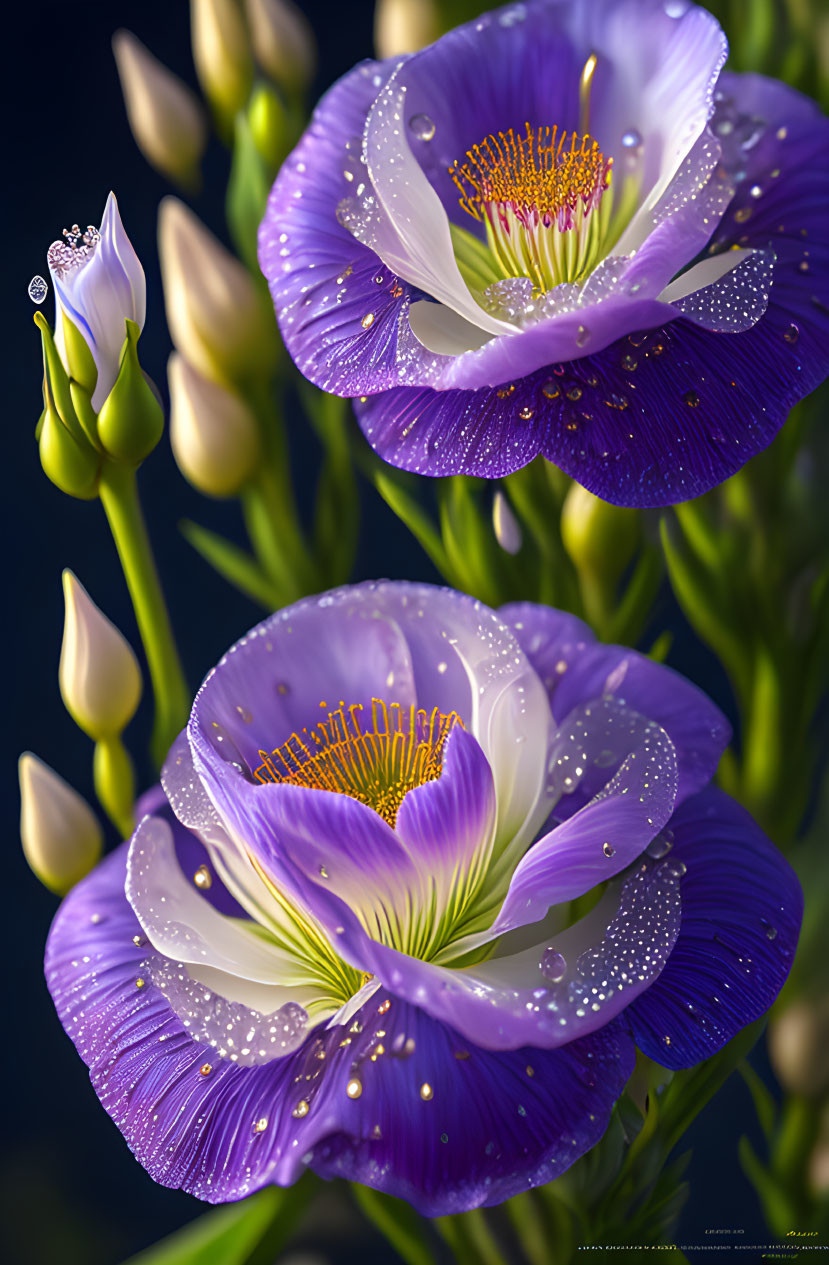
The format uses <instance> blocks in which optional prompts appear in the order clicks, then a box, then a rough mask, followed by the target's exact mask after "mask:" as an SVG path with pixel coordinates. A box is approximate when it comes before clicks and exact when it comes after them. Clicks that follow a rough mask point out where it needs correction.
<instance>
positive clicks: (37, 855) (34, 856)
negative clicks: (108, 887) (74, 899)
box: [17, 751, 103, 896]
mask: <svg viewBox="0 0 829 1265" xmlns="http://www.w3.org/2000/svg"><path fill="white" fill-rule="evenodd" d="M17 769H18V776H19V779H20V839H21V842H22V844H23V853H24V856H25V857H26V860H27V861H28V862H29V865H30V866H31V867H32V869H33V870H34V872H35V874H36V875H37V877H38V878H39V879H40V881H41V883H43V884H44V886H45V887H48V888H49V890H50V891H52V892H57V894H58V896H64V895H65V894H66V893H67V892H68V891H69V889H70V888H71V887H74V886H75V884H76V883H77V882H79V880H80V879H82V878H83V877H84V875H85V874H88V873H89V871H90V870H91V869H92V868H93V866H94V865H95V864H96V863H97V861H98V858H99V857H100V855H101V846H102V843H103V835H102V832H101V827H100V825H99V823H98V819H97V817H96V816H95V814H94V812H93V811H92V809H91V808H90V807H89V804H87V802H86V800H85V799H84V798H83V796H82V795H79V794H78V792H77V791H75V790H73V789H72V787H71V786H69V784H68V783H67V782H64V780H63V778H62V777H59V776H58V774H57V773H55V771H54V769H50V768H49V765H48V764H44V763H43V761H42V760H39V759H38V758H37V756H36V755H32V753H31V752H30V751H26V752H24V754H23V755H22V756H21V757H20V760H19V761H18V765H17Z"/></svg>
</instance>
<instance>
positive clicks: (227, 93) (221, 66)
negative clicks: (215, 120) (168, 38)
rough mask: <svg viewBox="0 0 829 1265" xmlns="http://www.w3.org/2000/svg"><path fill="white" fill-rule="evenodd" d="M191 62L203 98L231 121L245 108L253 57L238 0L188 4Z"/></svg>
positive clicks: (208, 0)
mask: <svg viewBox="0 0 829 1265" xmlns="http://www.w3.org/2000/svg"><path fill="white" fill-rule="evenodd" d="M190 34H191V39H192V44H193V61H194V62H195V63H196V73H197V74H198V76H199V83H200V84H201V86H202V88H203V89H204V94H205V96H206V97H207V99H208V100H209V101H210V103H211V104H212V105H213V107H214V109H215V110H216V111H217V113H218V114H219V115H220V116H221V117H223V118H224V119H225V120H232V119H233V117H234V116H235V114H236V112H237V110H243V109H244V108H245V106H246V105H247V100H248V94H249V93H250V90H251V86H252V84H253V57H252V55H251V48H250V41H249V40H248V33H247V29H246V26H245V19H244V17H243V16H242V9H241V5H240V3H239V0H190Z"/></svg>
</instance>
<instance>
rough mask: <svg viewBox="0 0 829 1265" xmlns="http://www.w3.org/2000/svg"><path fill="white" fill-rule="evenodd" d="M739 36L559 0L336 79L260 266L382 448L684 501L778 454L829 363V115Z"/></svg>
mask: <svg viewBox="0 0 829 1265" xmlns="http://www.w3.org/2000/svg"><path fill="white" fill-rule="evenodd" d="M726 52H727V46H726V41H725V37H724V35H723V33H722V31H721V30H720V28H719V26H718V24H717V22H716V20H715V19H714V18H713V17H712V16H711V14H709V13H707V12H706V11H705V10H704V9H701V8H697V7H696V6H694V5H692V4H690V3H688V2H687V0H535V2H534V3H528V4H518V5H512V6H510V7H507V8H505V9H501V10H498V11H497V12H494V13H492V14H489V15H487V16H484V17H482V18H479V19H477V20H475V21H473V22H471V23H468V24H467V25H466V26H462V27H459V28H458V29H457V30H454V31H451V32H450V33H449V34H448V35H446V36H444V37H443V38H442V39H440V40H438V41H437V43H436V44H434V45H432V46H431V47H430V48H426V49H424V50H423V51H422V52H419V53H415V54H413V55H412V56H410V57H408V58H404V59H402V60H399V61H397V60H396V61H386V62H364V63H362V64H361V65H360V66H358V67H356V69H354V70H353V71H351V73H350V74H348V75H346V76H345V78H344V79H342V80H341V81H340V82H339V83H338V84H336V85H335V86H334V88H332V89H331V91H330V92H329V93H328V94H327V96H326V97H325V98H324V99H323V101H322V102H321V103H320V105H319V107H318V109H317V111H316V113H315V115H314V118H313V120H312V122H311V125H310V127H309V129H308V131H307V132H306V134H305V136H304V137H303V139H302V140H301V142H300V144H299V145H298V147H297V149H296V150H295V151H294V153H293V154H292V155H291V157H290V158H289V159H288V161H287V162H286V164H285V166H284V168H283V169H282V171H281V173H280V175H279V177H278V179H277V181H276V183H275V185H274V188H273V191H272V193H271V198H270V202H269V205H268V210H267V213H266V215H265V219H264V221H263V223H262V226H261V229H260V243H259V247H260V261H261V265H262V269H263V272H264V273H265V275H266V277H267V278H268V281H269V283H270V287H271V292H272V295H273V299H274V303H275V305H276V310H277V314H278V317H279V321H280V326H281V329H282V333H283V336H284V338H285V341H286V343H287V345H288V348H289V350H290V352H291V354H292V356H293V357H294V359H295V361H296V363H297V365H298V366H299V368H300V369H301V370H302V372H303V373H304V374H305V375H306V376H307V377H308V378H310V379H311V381H313V382H315V383H316V384H317V385H318V386H320V387H322V388H324V389H325V390H328V391H332V392H335V393H336V394H338V395H350V396H356V397H358V399H357V402H356V408H357V414H358V417H359V420H360V424H361V426H362V428H363V430H364V432H365V434H366V436H367V438H368V439H369V441H370V442H371V444H372V445H373V446H374V448H376V450H377V451H378V453H380V455H381V456H382V457H384V458H385V459H386V460H387V461H389V462H391V463H392V464H393V465H397V466H402V467H404V468H405V469H408V470H415V471H418V472H421V473H424V474H430V475H448V474H471V475H481V476H484V477H488V478H494V477H498V476H501V475H505V474H508V473H510V472H511V471H513V470H516V469H518V468H520V467H521V466H523V465H525V464H526V463H527V462H528V461H531V460H532V459H533V458H534V457H535V456H536V455H538V454H539V453H540V454H542V455H543V456H544V457H546V458H547V459H548V460H550V461H553V462H555V464H556V465H558V466H560V467H561V468H562V469H563V470H565V471H566V472H567V473H568V474H570V475H572V476H573V477H574V478H575V479H577V480H578V481H579V482H580V483H582V484H583V485H584V486H585V487H587V488H589V489H590V491H592V492H594V493H596V494H597V495H599V496H602V497H604V498H605V499H606V500H609V501H612V502H615V503H617V504H622V505H663V504H668V503H672V502H675V501H681V500H684V499H686V498H688V497H692V496H696V495H698V494H700V493H702V492H704V491H706V490H707V489H708V488H710V487H712V486H713V485H715V484H716V483H718V482H720V481H721V480H723V479H725V478H726V477H727V476H728V475H730V474H732V473H733V472H734V471H735V470H737V469H738V468H739V467H740V466H741V465H742V464H743V463H744V462H745V461H746V460H747V459H748V458H749V457H750V456H752V455H753V454H754V453H756V452H758V451H759V450H760V449H762V448H763V447H765V446H766V445H767V444H768V443H769V441H770V440H771V439H772V438H773V436H774V435H775V434H776V432H777V430H778V429H779V428H780V426H781V425H782V423H783V421H784V419H785V417H786V415H787V413H788V411H789V410H790V409H791V407H792V405H793V404H794V403H795V402H796V401H797V400H799V399H800V398H801V397H802V396H803V395H805V394H806V393H807V392H808V391H810V390H812V388H813V387H815V386H816V385H817V384H818V383H819V382H820V381H821V380H822V379H823V378H824V376H825V375H826V373H827V370H828V369H829V288H828V286H827V278H829V230H828V229H827V218H826V206H827V204H829V121H827V120H826V119H825V118H824V117H822V115H821V114H820V112H819V110H818V108H817V107H816V106H815V105H814V104H813V103H811V102H810V101H808V100H806V99H805V98H803V97H801V96H800V95H799V94H798V93H796V92H794V91H792V90H791V89H790V88H788V87H786V86H784V85H783V84H780V83H777V82H774V81H772V80H767V79H763V78H761V77H759V76H757V75H734V74H728V73H724V72H723V70H722V67H723V63H724V61H725V57H726Z"/></svg>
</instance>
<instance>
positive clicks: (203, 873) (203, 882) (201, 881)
mask: <svg viewBox="0 0 829 1265" xmlns="http://www.w3.org/2000/svg"><path fill="white" fill-rule="evenodd" d="M193 882H194V883H195V884H196V887H198V888H199V889H200V890H201V891H203V892H206V891H208V890H209V889H210V888H211V887H212V886H213V875H212V874H211V873H210V871H209V870H208V868H207V866H206V865H200V866H199V868H198V869H197V870H196V872H195V874H194V875H193Z"/></svg>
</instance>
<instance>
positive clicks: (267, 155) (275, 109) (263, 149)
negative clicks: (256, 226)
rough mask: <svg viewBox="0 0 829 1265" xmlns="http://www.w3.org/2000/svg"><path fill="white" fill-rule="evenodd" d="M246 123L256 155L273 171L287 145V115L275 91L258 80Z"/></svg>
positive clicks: (279, 162)
mask: <svg viewBox="0 0 829 1265" xmlns="http://www.w3.org/2000/svg"><path fill="white" fill-rule="evenodd" d="M248 127H249V128H250V134H251V137H252V138H253V143H254V145H255V146H256V149H257V152H258V153H259V155H260V157H262V158H263V159H264V160H265V162H266V163H267V164H268V167H269V168H270V169H271V171H276V170H277V169H278V168H279V166H280V165H281V163H282V162H283V161H284V159H285V157H286V156H287V153H288V150H289V148H290V141H289V130H288V119H287V116H286V113H285V106H284V105H283V104H282V102H281V101H280V99H279V95H278V93H276V92H275V91H274V89H273V88H272V87H271V86H270V85H269V84H267V83H260V84H258V85H257V87H256V88H254V90H253V95H252V97H251V99H250V105H249V106H248ZM260 218H261V216H260Z"/></svg>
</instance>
